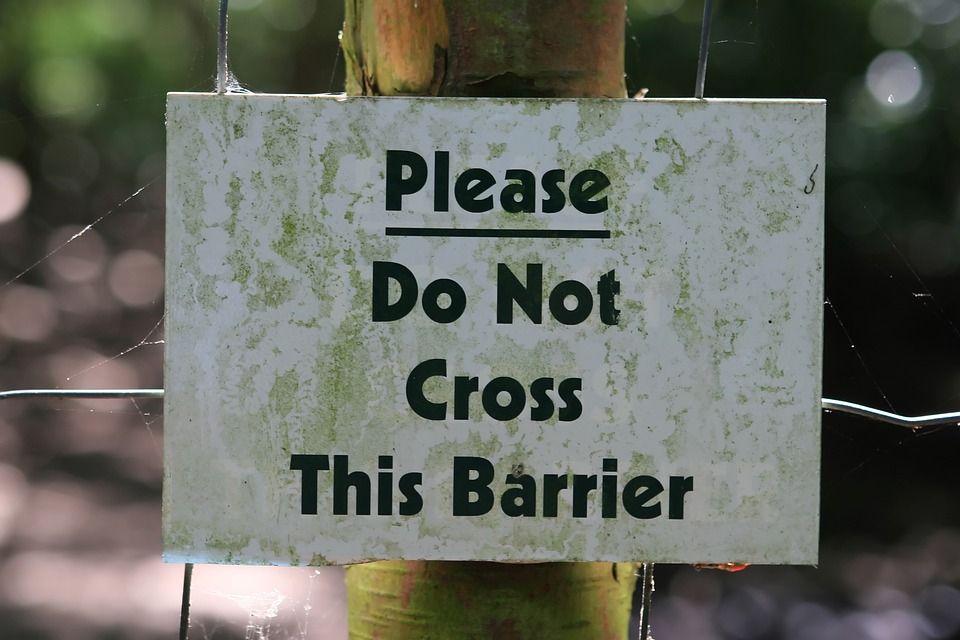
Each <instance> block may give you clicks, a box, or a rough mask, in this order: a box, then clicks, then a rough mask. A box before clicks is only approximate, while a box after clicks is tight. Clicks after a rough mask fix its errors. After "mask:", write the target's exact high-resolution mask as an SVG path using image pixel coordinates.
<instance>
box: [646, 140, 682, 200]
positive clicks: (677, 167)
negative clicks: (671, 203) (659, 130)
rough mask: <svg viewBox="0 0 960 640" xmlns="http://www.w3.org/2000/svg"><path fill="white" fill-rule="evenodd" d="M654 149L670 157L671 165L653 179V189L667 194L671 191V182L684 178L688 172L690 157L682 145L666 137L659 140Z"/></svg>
mask: <svg viewBox="0 0 960 640" xmlns="http://www.w3.org/2000/svg"><path fill="white" fill-rule="evenodd" d="M654 149H655V150H656V151H657V153H664V154H667V155H668V156H669V157H670V164H669V165H668V166H667V169H666V171H664V172H663V173H661V174H660V175H658V176H656V177H655V178H654V179H653V187H654V188H655V189H657V190H658V191H663V192H665V193H666V192H669V191H670V180H672V179H673V178H674V177H675V176H682V175H684V174H685V173H686V172H687V162H688V161H689V157H688V156H687V153H686V152H685V151H684V150H683V147H681V146H680V143H678V142H677V141H676V140H675V139H673V138H667V137H666V136H661V137H659V138H657V140H656V142H655V144H654Z"/></svg>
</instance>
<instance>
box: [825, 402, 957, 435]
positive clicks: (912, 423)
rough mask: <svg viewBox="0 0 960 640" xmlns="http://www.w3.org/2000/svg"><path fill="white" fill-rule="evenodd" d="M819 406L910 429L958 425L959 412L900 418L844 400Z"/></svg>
mask: <svg viewBox="0 0 960 640" xmlns="http://www.w3.org/2000/svg"><path fill="white" fill-rule="evenodd" d="M820 406H821V407H822V408H823V409H825V410H826V411H839V412H841V413H850V414H853V415H855V416H860V417H863V418H870V419H872V420H878V421H880V422H886V423H889V424H895V425H898V426H901V427H909V428H910V429H920V428H921V427H932V426H934V425H938V424H960V412H954V413H936V414H932V415H926V416H914V417H910V416H901V415H900V414H897V413H890V412H889V411H882V410H880V409H874V408H873V407H865V406H863V405H862V404H854V403H853V402H847V401H845V400H832V399H830V398H821V399H820Z"/></svg>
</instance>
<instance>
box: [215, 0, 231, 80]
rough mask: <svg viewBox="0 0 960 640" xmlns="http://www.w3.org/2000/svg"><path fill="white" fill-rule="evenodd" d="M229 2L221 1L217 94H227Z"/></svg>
mask: <svg viewBox="0 0 960 640" xmlns="http://www.w3.org/2000/svg"><path fill="white" fill-rule="evenodd" d="M227 2H228V0H220V16H219V20H218V21H217V93H226V91H227V78H228V76H229V70H228V68H227V64H228V62H227Z"/></svg>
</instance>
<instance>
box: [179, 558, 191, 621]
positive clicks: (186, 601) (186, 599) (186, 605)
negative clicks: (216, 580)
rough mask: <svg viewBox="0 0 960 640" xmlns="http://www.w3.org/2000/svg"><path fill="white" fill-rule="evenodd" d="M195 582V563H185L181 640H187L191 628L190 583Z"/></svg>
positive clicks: (181, 607)
mask: <svg viewBox="0 0 960 640" xmlns="http://www.w3.org/2000/svg"><path fill="white" fill-rule="evenodd" d="M192 582H193V564H192V563H189V562H188V563H187V564H185V565H183V597H182V598H181V600H180V640H187V632H188V631H189V630H190V585H191V583H192Z"/></svg>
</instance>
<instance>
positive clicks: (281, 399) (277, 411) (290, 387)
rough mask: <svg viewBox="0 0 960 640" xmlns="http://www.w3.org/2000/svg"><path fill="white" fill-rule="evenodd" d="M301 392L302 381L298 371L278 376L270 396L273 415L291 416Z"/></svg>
mask: <svg viewBox="0 0 960 640" xmlns="http://www.w3.org/2000/svg"><path fill="white" fill-rule="evenodd" d="M299 390H300V379H299V376H297V372H296V371H294V370H292V369H291V370H290V371H287V372H286V373H283V374H280V375H279V376H277V378H276V380H274V382H273V386H272V387H271V388H270V392H269V394H268V397H269V398H270V411H271V413H273V414H274V415H278V416H287V415H290V413H291V412H293V409H294V404H295V401H296V397H297V391H299Z"/></svg>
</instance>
